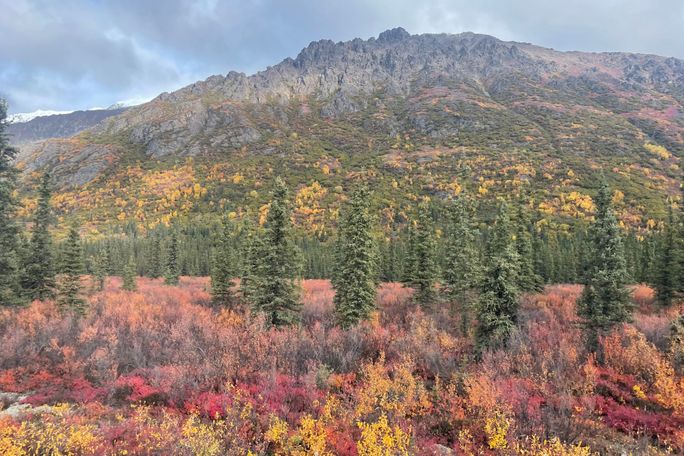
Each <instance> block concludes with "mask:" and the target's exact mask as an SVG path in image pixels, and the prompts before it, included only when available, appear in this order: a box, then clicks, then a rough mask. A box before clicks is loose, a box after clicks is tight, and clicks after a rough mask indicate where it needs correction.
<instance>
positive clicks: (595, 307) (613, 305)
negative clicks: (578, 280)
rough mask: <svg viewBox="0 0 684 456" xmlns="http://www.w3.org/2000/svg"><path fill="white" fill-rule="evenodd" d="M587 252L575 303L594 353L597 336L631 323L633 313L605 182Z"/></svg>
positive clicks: (618, 237)
mask: <svg viewBox="0 0 684 456" xmlns="http://www.w3.org/2000/svg"><path fill="white" fill-rule="evenodd" d="M590 249H591V251H592V256H591V257H590V262H589V264H588V266H587V274H586V277H585V279H584V290H583V292H582V296H581V297H580V299H579V301H578V314H579V316H580V317H581V318H582V319H583V320H584V325H585V327H586V329H587V331H588V337H587V340H588V346H589V348H590V349H592V350H595V349H596V348H598V336H599V335H600V334H601V333H602V332H605V331H608V330H609V329H610V328H612V327H613V326H614V325H615V324H618V323H621V322H625V321H628V320H630V318H631V312H632V304H631V300H630V296H629V292H628V290H627V288H626V285H627V283H628V277H627V270H626V261H625V253H624V247H623V244H622V236H621V235H620V226H619V224H618V219H617V217H616V216H615V213H614V212H613V207H612V195H611V192H610V189H609V188H608V185H606V184H605V183H604V184H602V185H601V189H600V190H599V193H598V195H597V197H596V215H595V220H594V223H593V225H592V227H591V231H590Z"/></svg>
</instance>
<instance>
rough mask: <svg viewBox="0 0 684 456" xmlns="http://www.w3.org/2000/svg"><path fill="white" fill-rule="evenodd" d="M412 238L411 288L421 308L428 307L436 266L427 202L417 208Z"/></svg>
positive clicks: (434, 245)
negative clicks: (413, 237)
mask: <svg viewBox="0 0 684 456" xmlns="http://www.w3.org/2000/svg"><path fill="white" fill-rule="evenodd" d="M414 236H415V246H414V248H415V251H414V265H413V267H414V270H413V273H412V276H413V286H414V287H415V289H416V294H415V299H416V301H417V302H418V303H419V304H420V305H421V306H423V307H428V306H430V305H432V304H433V303H434V301H435V295H436V292H435V282H436V281H437V275H438V265H437V261H436V243H435V230H434V226H433V223H432V217H431V215H430V206H429V204H428V202H427V201H423V202H422V203H421V204H420V205H419V206H418V220H417V224H416V226H415V234H414Z"/></svg>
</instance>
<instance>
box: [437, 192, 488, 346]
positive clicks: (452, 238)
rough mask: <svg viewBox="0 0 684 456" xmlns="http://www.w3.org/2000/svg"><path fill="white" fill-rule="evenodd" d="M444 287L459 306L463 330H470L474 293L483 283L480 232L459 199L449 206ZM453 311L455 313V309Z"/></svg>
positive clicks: (461, 199)
mask: <svg viewBox="0 0 684 456" xmlns="http://www.w3.org/2000/svg"><path fill="white" fill-rule="evenodd" d="M445 236H446V239H445V250H446V256H445V264H444V268H443V273H442V275H443V277H444V287H445V291H446V293H447V295H448V297H449V300H450V302H451V303H452V306H453V305H454V304H458V305H459V310H460V313H461V323H462V330H463V331H464V333H465V332H467V331H468V327H469V325H470V313H471V307H472V294H473V291H474V290H475V289H476V288H477V286H478V285H479V283H480V280H481V275H482V268H481V266H480V252H479V251H478V250H477V247H476V245H475V242H476V239H477V237H478V236H477V232H476V231H475V229H474V228H473V223H472V216H471V211H470V209H469V208H468V206H467V203H466V201H465V200H464V198H462V197H459V198H457V199H456V200H454V201H453V202H452V204H451V205H450V207H449V212H448V220H447V228H446V231H445ZM452 310H455V309H454V308H453V307H452Z"/></svg>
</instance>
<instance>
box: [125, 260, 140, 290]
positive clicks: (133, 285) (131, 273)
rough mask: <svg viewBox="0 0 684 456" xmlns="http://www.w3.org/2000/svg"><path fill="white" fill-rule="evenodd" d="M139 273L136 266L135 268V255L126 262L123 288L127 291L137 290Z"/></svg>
mask: <svg viewBox="0 0 684 456" xmlns="http://www.w3.org/2000/svg"><path fill="white" fill-rule="evenodd" d="M137 275H138V274H137V273H136V268H135V259H134V258H133V256H131V257H130V258H129V260H128V263H126V267H124V271H123V277H122V278H123V285H122V287H121V288H123V289H124V290H126V291H135V290H137V289H138V282H137V280H136V279H137Z"/></svg>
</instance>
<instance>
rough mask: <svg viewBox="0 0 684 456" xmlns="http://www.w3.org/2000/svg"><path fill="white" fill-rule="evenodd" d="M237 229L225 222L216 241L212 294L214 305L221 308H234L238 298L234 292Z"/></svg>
mask: <svg viewBox="0 0 684 456" xmlns="http://www.w3.org/2000/svg"><path fill="white" fill-rule="evenodd" d="M234 236H235V228H234V226H233V224H232V223H231V222H230V221H229V220H227V219H226V220H225V221H224V222H223V225H222V227H221V231H220V233H219V235H218V239H217V240H216V245H215V247H214V255H213V267H212V269H211V294H212V303H213V304H214V305H215V306H220V307H234V306H235V305H236V304H237V298H236V296H235V293H234V292H233V287H235V282H234V280H233V278H234V277H236V274H237V270H236V267H235V263H236V259H235V254H234V250H233V238H234Z"/></svg>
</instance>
